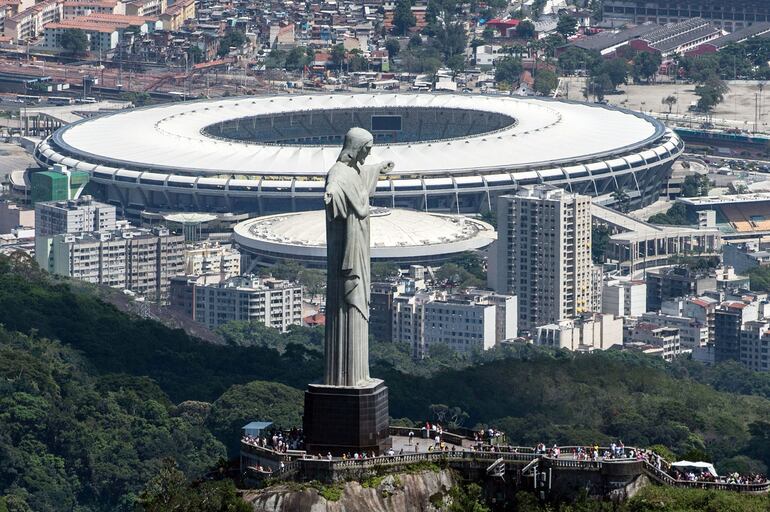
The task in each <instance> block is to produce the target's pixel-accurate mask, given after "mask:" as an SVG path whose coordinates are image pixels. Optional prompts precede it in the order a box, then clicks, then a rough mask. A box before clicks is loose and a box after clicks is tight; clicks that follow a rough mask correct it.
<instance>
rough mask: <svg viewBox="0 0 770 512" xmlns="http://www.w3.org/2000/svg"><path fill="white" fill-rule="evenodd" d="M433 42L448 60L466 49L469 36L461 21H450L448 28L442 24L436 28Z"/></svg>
mask: <svg viewBox="0 0 770 512" xmlns="http://www.w3.org/2000/svg"><path fill="white" fill-rule="evenodd" d="M432 42H433V45H434V46H435V47H436V49H437V50H438V51H440V52H441V53H442V54H443V55H444V60H447V59H449V58H451V57H453V56H454V55H458V54H462V53H463V52H464V51H465V48H466V46H467V44H468V37H467V35H466V34H465V28H464V27H463V25H462V24H461V23H450V24H448V25H447V26H446V28H445V27H443V26H442V27H439V28H438V29H437V30H436V32H435V34H434V36H433V40H432Z"/></svg>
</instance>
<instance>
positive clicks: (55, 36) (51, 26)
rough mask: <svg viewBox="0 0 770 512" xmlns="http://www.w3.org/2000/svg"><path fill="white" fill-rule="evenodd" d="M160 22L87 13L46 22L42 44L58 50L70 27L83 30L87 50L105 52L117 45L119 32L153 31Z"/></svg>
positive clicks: (142, 18)
mask: <svg viewBox="0 0 770 512" xmlns="http://www.w3.org/2000/svg"><path fill="white" fill-rule="evenodd" d="M159 25H160V23H159V22H158V19H157V18H149V17H141V16H125V15H120V14H104V13H102V14H89V15H88V16H80V17H78V18H74V19H71V20H63V21H60V22H57V23H48V24H47V25H46V26H45V43H44V46H45V47H46V48H48V49H51V50H60V49H62V46H61V38H62V35H63V34H64V33H65V32H66V31H68V30H72V29H79V30H82V31H83V32H85V34H86V38H87V39H88V48H87V49H88V51H92V52H97V51H102V52H106V51H109V50H112V49H113V48H115V47H117V45H118V41H119V40H120V34H121V33H122V32H123V31H124V30H126V29H128V28H138V29H139V31H140V33H143V34H146V33H149V32H154V31H155V29H156V28H158V27H159Z"/></svg>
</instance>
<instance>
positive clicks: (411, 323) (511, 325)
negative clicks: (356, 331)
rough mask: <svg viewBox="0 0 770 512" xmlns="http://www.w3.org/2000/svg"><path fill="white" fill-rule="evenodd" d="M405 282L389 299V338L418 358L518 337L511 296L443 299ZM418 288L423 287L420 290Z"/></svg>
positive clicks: (437, 293)
mask: <svg viewBox="0 0 770 512" xmlns="http://www.w3.org/2000/svg"><path fill="white" fill-rule="evenodd" d="M420 282H421V281H420V280H413V279H410V280H405V282H404V283H402V284H400V285H399V287H398V289H399V290H400V291H396V292H394V294H393V298H392V305H393V306H392V313H391V314H390V317H391V318H392V321H393V324H392V327H391V329H390V331H391V339H392V340H393V341H394V342H397V343H406V344H408V345H409V346H411V347H412V356H413V357H414V358H415V359H421V358H423V357H425V356H427V355H429V354H430V348H431V347H432V346H436V345H439V344H441V345H445V346H448V347H449V348H451V349H452V350H455V351H457V352H463V353H464V352H472V351H475V350H488V349H490V348H492V347H494V346H495V345H497V344H498V343H500V342H501V341H503V340H506V339H511V338H515V337H516V335H517V330H518V329H517V319H516V316H517V301H516V297H513V296H509V295H498V294H494V293H489V292H481V291H477V290H472V291H466V292H464V293H457V294H447V293H446V292H444V291H438V290H427V289H425V288H424V287H420V288H417V289H416V288H415V286H414V283H420ZM421 286H422V285H421Z"/></svg>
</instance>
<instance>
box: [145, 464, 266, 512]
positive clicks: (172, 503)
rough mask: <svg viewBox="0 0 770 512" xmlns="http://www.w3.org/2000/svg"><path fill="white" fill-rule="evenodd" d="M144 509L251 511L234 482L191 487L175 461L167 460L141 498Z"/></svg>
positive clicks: (159, 511)
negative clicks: (239, 494)
mask: <svg viewBox="0 0 770 512" xmlns="http://www.w3.org/2000/svg"><path fill="white" fill-rule="evenodd" d="M138 505H139V506H140V507H141V508H140V510H144V511H146V512H167V511H170V510H195V511H196V512H249V511H251V510H253V509H252V507H251V506H250V505H249V504H248V503H246V502H245V501H244V500H243V499H241V497H240V496H238V492H237V490H236V488H235V484H233V482H232V481H231V480H224V481H219V482H204V483H202V484H200V485H194V486H193V485H190V484H189V483H188V482H187V479H186V478H185V475H184V473H182V472H181V471H180V470H179V468H178V467H177V465H176V464H175V463H174V461H173V460H172V459H165V460H164V461H163V464H162V465H161V467H160V468H159V469H158V472H157V474H156V475H155V476H154V477H153V478H152V479H151V480H150V481H149V482H148V483H147V485H146V487H145V488H144V490H143V491H142V493H141V494H140V496H139V499H138Z"/></svg>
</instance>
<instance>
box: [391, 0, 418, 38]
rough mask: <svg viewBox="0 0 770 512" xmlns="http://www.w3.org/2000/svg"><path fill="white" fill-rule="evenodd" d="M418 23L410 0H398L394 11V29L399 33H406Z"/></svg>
mask: <svg viewBox="0 0 770 512" xmlns="http://www.w3.org/2000/svg"><path fill="white" fill-rule="evenodd" d="M416 24H417V18H415V16H414V13H412V2H411V1H410V0H398V3H396V8H395V10H394V12H393V31H394V32H395V33H396V34H397V35H404V34H406V33H407V32H409V29H410V28H412V27H414V26H415V25H416Z"/></svg>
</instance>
